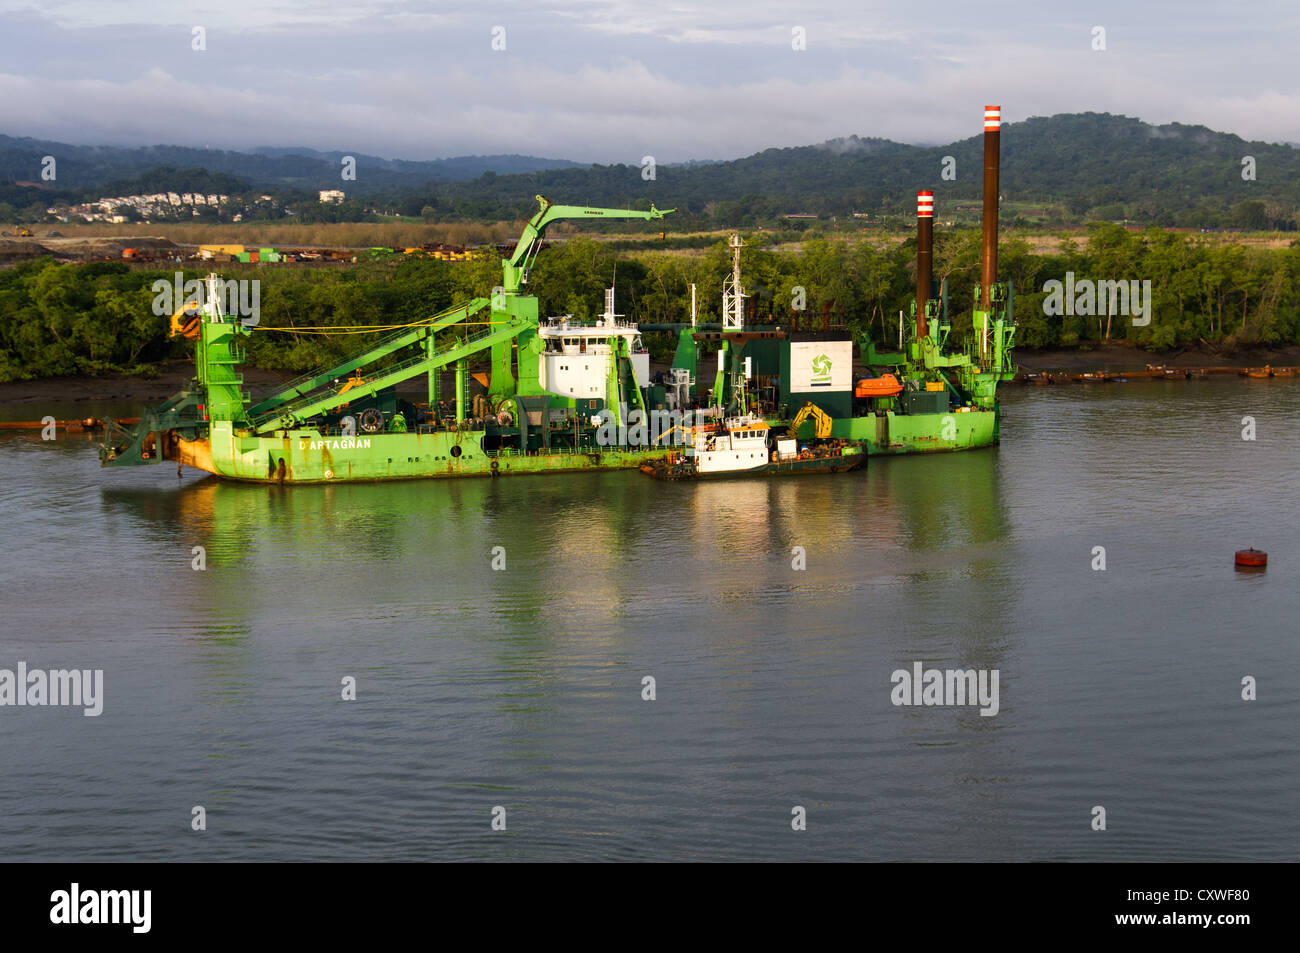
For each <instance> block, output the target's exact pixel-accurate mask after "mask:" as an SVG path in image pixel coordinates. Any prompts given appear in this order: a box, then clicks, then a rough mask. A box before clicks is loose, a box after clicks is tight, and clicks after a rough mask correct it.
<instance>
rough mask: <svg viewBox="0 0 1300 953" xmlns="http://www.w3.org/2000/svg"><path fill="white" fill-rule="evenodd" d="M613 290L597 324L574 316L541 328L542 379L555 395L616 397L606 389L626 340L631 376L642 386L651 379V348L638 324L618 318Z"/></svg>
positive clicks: (552, 320)
mask: <svg viewBox="0 0 1300 953" xmlns="http://www.w3.org/2000/svg"><path fill="white" fill-rule="evenodd" d="M621 317H622V315H621V314H615V313H614V289H613V288H606V289H605V313H604V314H602V315H601V316H600V317H598V318H597V319H596V323H595V324H577V323H575V322H574V321H573V316H572V315H567V314H566V315H564V316H562V317H558V318H549V319H547V320H546V321H545V322H543V323H541V324H540V325H539V326H538V328H537V335H538V337H540V338H541V340H542V344H543V351H542V353H541V355H540V362H539V367H538V381H539V383H540V384H541V385H542V387H544V388H546V389H547V390H548V391H550V392H551V393H552V394H560V395H562V396H564V397H578V398H590V397H599V398H603V399H613V396H614V395H607V394H606V393H605V388H606V383H607V382H608V381H609V379H610V376H611V372H612V367H611V362H612V361H614V360H615V359H616V347H618V346H619V345H620V342H625V343H626V350H627V354H628V357H629V358H630V359H631V363H632V374H633V376H634V377H635V378H636V385H637V386H638V387H645V386H646V385H647V384H649V382H650V352H649V351H648V350H646V348H645V345H644V344H642V342H641V331H640V330H639V329H638V328H637V326H636V325H635V324H631V323H628V322H624V321H620V320H618V319H619V318H621Z"/></svg>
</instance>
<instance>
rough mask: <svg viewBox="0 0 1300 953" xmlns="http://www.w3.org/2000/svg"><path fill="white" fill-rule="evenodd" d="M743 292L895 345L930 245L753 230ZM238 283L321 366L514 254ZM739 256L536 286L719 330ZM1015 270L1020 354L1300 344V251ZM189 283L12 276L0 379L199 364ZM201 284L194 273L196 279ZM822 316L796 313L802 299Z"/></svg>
mask: <svg viewBox="0 0 1300 953" xmlns="http://www.w3.org/2000/svg"><path fill="white" fill-rule="evenodd" d="M744 237H745V239H746V241H747V242H748V246H747V247H746V249H745V250H744V252H743V258H742V266H743V269H744V287H745V291H746V292H747V294H749V295H750V296H751V297H750V302H751V307H752V309H753V310H752V311H751V320H752V321H754V322H756V323H773V322H774V323H778V324H782V325H788V324H789V323H790V322H791V319H792V318H793V319H796V320H798V321H805V320H809V319H812V320H813V321H814V323H815V322H817V321H820V319H821V318H822V317H823V316H824V317H825V319H826V320H827V321H829V322H830V323H831V324H833V325H837V326H843V327H846V328H848V329H849V330H851V331H853V332H855V333H864V332H865V333H869V334H871V335H872V337H873V338H874V339H876V340H877V341H879V342H882V343H885V344H888V342H891V341H894V340H896V337H897V333H898V314H899V312H900V311H903V312H905V313H906V312H907V311H909V309H910V307H911V300H912V295H913V281H914V278H913V275H914V270H913V267H914V266H913V261H914V256H915V243H914V241H913V240H908V241H905V242H903V243H901V244H895V245H893V246H889V247H882V246H880V245H878V244H876V243H874V242H872V241H870V240H862V241H857V242H853V241H837V240H833V239H825V238H813V239H810V240H808V241H806V242H804V243H803V244H802V246H801V247H800V248H799V249H798V250H797V251H796V250H792V249H782V250H779V251H778V250H773V249H771V248H769V247H765V246H764V237H763V236H762V235H761V234H751V235H747V236H744ZM979 246H980V237H979V233H978V231H976V230H974V229H943V230H941V231H940V232H939V233H938V234H937V235H936V243H935V251H934V275H935V279H936V281H940V280H946V281H947V282H948V287H949V294H950V302H951V309H952V312H951V313H952V315H953V325H954V335H958V336H959V335H961V334H962V333H964V332H965V331H968V330H969V327H970V310H971V298H972V294H973V291H974V287H975V283H976V281H977V280H978V275H979ZM223 269H224V270H223V276H224V277H226V278H236V279H238V278H257V279H260V281H261V289H260V292H261V293H260V303H261V315H260V324H259V325H258V327H257V329H256V330H255V331H254V333H253V335H252V338H251V339H250V342H249V344H248V348H247V350H248V363H249V364H250V365H251V366H254V367H258V368H263V369H268V370H283V371H287V372H300V371H306V370H310V369H312V368H314V367H317V366H318V365H321V364H323V363H325V362H327V361H329V360H331V359H332V358H335V357H338V356H340V355H343V354H346V353H348V352H350V351H352V350H354V349H356V348H358V347H360V346H362V345H363V344H365V343H366V342H367V341H368V340H370V338H369V336H368V335H364V334H362V335H358V334H310V335H295V334H293V333H291V331H292V329H295V328H313V327H357V326H365V325H394V324H406V323H411V322H417V321H419V320H421V319H423V318H426V317H429V316H431V315H434V314H436V313H437V312H439V311H441V310H443V309H445V308H447V307H448V306H450V305H452V304H454V303H456V302H459V301H464V300H466V299H468V298H471V297H475V296H479V295H486V294H488V293H489V292H490V291H491V289H492V287H493V286H495V285H496V284H498V283H499V282H500V274H501V271H500V259H499V258H498V257H497V256H496V254H495V253H493V252H491V251H489V250H487V249H485V250H483V251H482V252H481V253H480V255H479V257H478V258H477V259H476V260H474V261H470V262H446V261H441V260H436V259H424V258H411V257H406V256H400V255H398V256H391V257H387V258H380V259H377V260H373V261H364V262H359V263H358V264H357V265H355V266H353V267H350V268H346V269H339V270H321V269H313V270H307V269H294V268H287V267H275V266H269V267H267V266H258V265H233V264H232V265H227V266H223ZM729 270H730V252H729V250H728V249H727V247H726V243H725V242H724V241H718V242H717V243H715V244H714V245H713V246H712V247H710V248H708V249H706V250H705V251H704V252H703V253H701V254H684V253H673V252H664V251H634V252H620V251H619V250H618V249H615V248H612V247H611V246H610V245H609V244H608V243H603V242H598V241H593V240H591V239H586V238H574V239H570V240H568V241H565V242H563V243H556V244H554V245H551V246H549V247H548V248H546V249H545V250H544V251H543V252H542V254H541V255H540V256H539V258H538V261H537V266H536V267H535V268H534V269H533V271H532V276H531V281H530V284H529V286H528V287H529V289H530V290H531V292H532V293H533V294H536V295H537V296H538V298H539V300H540V311H541V313H542V314H543V315H560V314H571V315H573V316H574V317H575V318H577V319H579V320H584V319H591V318H593V317H594V316H595V315H597V314H599V313H600V312H601V310H602V309H603V304H604V302H603V289H604V288H605V287H606V286H607V285H609V284H610V283H613V284H614V286H615V288H616V289H617V308H618V311H619V312H620V313H622V314H625V315H627V316H628V317H629V318H630V319H632V320H635V321H638V322H640V323H642V324H654V323H673V322H681V321H686V320H689V313H690V286H691V284H692V283H694V284H695V285H696V286H697V301H698V311H699V316H700V320H702V321H710V320H717V314H718V309H719V302H720V300H721V294H722V282H723V279H724V277H725V276H726V275H727V274H728V272H729ZM999 272H1000V275H1001V277H1002V279H1003V280H1009V281H1012V282H1014V283H1015V286H1016V319H1017V323H1018V325H1019V331H1018V333H1017V339H1016V341H1017V345H1018V346H1020V347H1026V348H1035V349H1040V348H1070V347H1087V346H1090V345H1092V344H1095V343H1098V342H1101V341H1103V340H1113V341H1129V342H1131V343H1133V344H1134V345H1136V346H1138V347H1142V348H1146V349H1149V350H1161V349H1168V348H1173V347H1177V346H1183V345H1188V344H1196V343H1198V342H1206V343H1209V344H1213V345H1218V346H1223V347H1225V348H1232V347H1242V346H1250V345H1256V344H1259V345H1270V346H1283V345H1291V344H1298V343H1300V243H1294V244H1293V245H1292V247H1289V248H1285V249H1276V250H1265V249H1255V248H1247V247H1245V246H1242V245H1233V244H1216V243H1212V242H1209V241H1206V240H1204V239H1202V238H1201V237H1200V236H1198V235H1188V234H1184V233H1171V232H1165V231H1161V230H1159V229H1148V230H1147V231H1145V232H1136V231H1130V230H1128V229H1124V228H1122V227H1119V226H1115V225H1106V224H1101V225H1095V226H1093V227H1092V228H1091V229H1090V230H1089V232H1088V235H1087V238H1086V240H1085V241H1082V242H1080V243H1079V244H1078V245H1076V246H1070V245H1068V244H1067V245H1066V246H1065V247H1064V249H1063V250H1062V251H1061V252H1059V253H1056V254H1034V253H1031V251H1030V248H1029V246H1028V244H1027V243H1026V242H1025V241H1024V240H1021V239H1016V238H1010V239H1004V240H1003V241H1002V242H1001V245H1000V258H999ZM1067 272H1072V273H1073V274H1074V276H1075V279H1076V281H1077V280H1080V279H1093V280H1121V281H1130V280H1144V281H1150V282H1151V289H1152V296H1153V301H1152V308H1151V322H1150V324H1149V325H1148V326H1146V327H1134V326H1132V325H1131V324H1130V323H1129V322H1128V321H1124V320H1117V321H1114V322H1113V324H1112V325H1111V327H1110V328H1109V337H1107V331H1108V328H1107V325H1106V321H1105V319H1104V318H1100V319H1098V318H1094V317H1083V316H1079V315H1073V316H1052V315H1047V314H1045V313H1044V307H1043V301H1044V297H1045V293H1044V291H1043V286H1044V283H1045V282H1047V281H1049V280H1052V279H1056V280H1063V279H1064V278H1065V275H1066V273H1067ZM173 274H174V272H171V271H161V270H160V271H149V270H140V269H133V268H131V267H129V266H127V265H125V264H122V263H118V262H93V263H89V264H81V265H77V264H59V263H56V262H54V261H53V260H51V259H48V258H47V259H40V260H37V261H31V262H26V263H24V264H21V265H18V266H16V267H13V268H10V269H7V270H4V271H0V381H13V380H27V379H32V378H39V377H51V376H59V375H85V376H97V375H106V374H119V373H128V374H139V373H145V374H147V373H150V372H151V370H152V369H153V368H155V367H156V366H157V365H158V364H159V363H160V362H162V361H165V360H168V359H173V358H181V357H186V356H188V355H189V353H190V348H191V347H192V345H191V344H190V343H189V342H185V341H180V340H169V339H168V337H167V328H168V321H169V317H168V316H158V315H155V314H154V313H153V310H152V307H151V304H152V302H153V299H154V293H153V291H152V290H151V285H152V283H153V282H154V281H155V280H157V279H159V278H163V279H166V280H167V281H169V282H170V281H171V280H172V277H173ZM200 277H202V273H201V272H199V271H197V270H194V269H187V270H186V271H185V278H186V279H189V278H200ZM796 287H801V288H803V289H804V292H805V298H806V310H805V311H803V312H799V313H796V312H793V311H792V310H791V306H792V304H793V302H794V299H795V292H794V289H795V288H796ZM646 339H647V343H648V344H649V345H650V346H651V349H652V352H653V353H654V356H655V357H656V358H658V359H664V358H666V357H668V356H669V355H670V354H671V348H672V343H673V342H672V339H671V336H670V335H669V334H668V333H651V334H647V335H646Z"/></svg>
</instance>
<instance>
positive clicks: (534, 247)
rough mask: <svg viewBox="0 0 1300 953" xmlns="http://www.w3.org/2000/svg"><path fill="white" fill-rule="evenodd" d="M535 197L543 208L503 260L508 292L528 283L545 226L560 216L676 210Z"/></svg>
mask: <svg viewBox="0 0 1300 953" xmlns="http://www.w3.org/2000/svg"><path fill="white" fill-rule="evenodd" d="M534 198H536V199H537V204H538V205H540V206H541V208H539V209H538V210H537V214H535V215H534V216H533V217H532V218H530V219H529V220H528V224H527V225H525V226H524V231H523V234H522V235H520V236H519V241H518V243H517V244H516V245H515V250H514V253H513V254H511V256H510V257H509V258H507V259H506V260H505V261H503V262H502V263H501V289H502V291H504V292H505V293H506V294H508V295H516V294H518V293H519V286H520V285H526V284H528V272H529V271H530V270H531V269H532V267H533V261H534V260H535V259H536V258H537V253H538V251H540V250H541V247H542V237H543V236H544V235H545V234H546V229H547V227H548V226H549V225H550V224H551V223H552V222H558V221H560V220H561V219H584V220H588V221H589V220H591V219H594V218H637V219H642V220H644V221H649V220H651V219H657V218H663V217H664V216H665V215H667V214H668V213H669V212H675V211H676V209H671V208H670V209H665V210H664V211H662V212H661V211H659V209H657V208H655V207H654V206H653V205H651V206H650V211H648V212H640V211H636V210H634V209H622V208H588V207H586V206H584V205H554V204H552V203H551V200H550V199H548V198H546V197H545V196H542V195H537V196H534Z"/></svg>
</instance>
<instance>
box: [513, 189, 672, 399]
mask: <svg viewBox="0 0 1300 953" xmlns="http://www.w3.org/2000/svg"><path fill="white" fill-rule="evenodd" d="M536 199H537V204H538V205H539V206H540V208H538V210H537V212H536V214H534V215H533V217H532V218H530V219H529V220H528V224H527V225H525V226H524V231H523V234H521V235H520V236H519V241H518V243H517V244H516V245H515V250H514V252H513V253H512V254H511V255H510V257H509V258H507V259H505V260H503V261H502V262H501V287H499V288H496V289H494V293H493V295H492V320H493V322H497V321H502V322H504V321H511V320H518V321H524V322H526V323H527V324H528V325H529V327H528V328H527V329H526V330H525V331H524V332H523V333H521V334H519V335H518V336H517V338H515V339H514V340H509V341H498V342H497V343H496V344H494V345H492V366H491V380H490V382H489V384H488V393H489V394H490V395H491V396H492V397H494V398H498V399H499V398H501V397H508V396H511V395H513V394H525V395H527V394H540V393H544V391H543V389H542V388H541V386H540V385H539V384H538V381H537V361H536V360H535V359H532V360H526V361H520V362H519V380H517V381H516V380H515V376H514V374H513V373H512V371H511V368H510V363H511V361H510V357H511V354H512V352H513V349H514V348H516V347H517V348H518V349H519V353H520V354H521V355H522V354H523V353H524V351H525V349H528V351H529V352H530V353H531V354H532V356H533V358H535V357H536V355H538V354H540V353H541V344H542V342H541V340H540V339H539V338H538V337H537V331H536V328H537V299H536V298H535V297H533V296H532V295H525V294H520V287H521V286H522V285H525V284H527V283H528V273H529V271H531V270H532V267H533V262H534V261H535V260H536V258H537V253H538V252H539V251H540V250H541V247H542V237H543V236H544V235H545V234H546V229H547V227H548V226H550V225H551V223H552V222H558V221H561V220H563V219H581V220H584V221H590V220H591V219H609V218H635V219H642V220H650V219H659V218H663V217H664V216H665V215H667V214H668V213H669V212H673V211H676V210H675V209H671V208H670V209H665V210H664V211H662V212H661V211H659V209H657V208H655V207H654V206H653V205H652V206H650V211H648V212H641V211H637V210H634V209H623V208H588V207H587V206H585V205H553V204H552V203H551V200H550V199H548V198H546V197H545V196H542V195H538V196H536Z"/></svg>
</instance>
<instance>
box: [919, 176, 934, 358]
mask: <svg viewBox="0 0 1300 953" xmlns="http://www.w3.org/2000/svg"><path fill="white" fill-rule="evenodd" d="M933 261H934V193H933V192H917V193H916V336H917V337H918V338H923V337H925V336H926V334H927V333H928V332H929V328H928V326H927V323H926V320H925V305H926V302H928V301H929V300H930V282H931V279H932V274H933V270H932V269H933Z"/></svg>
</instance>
